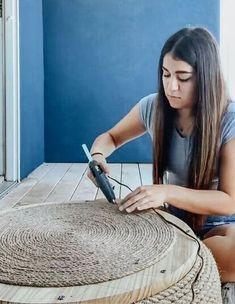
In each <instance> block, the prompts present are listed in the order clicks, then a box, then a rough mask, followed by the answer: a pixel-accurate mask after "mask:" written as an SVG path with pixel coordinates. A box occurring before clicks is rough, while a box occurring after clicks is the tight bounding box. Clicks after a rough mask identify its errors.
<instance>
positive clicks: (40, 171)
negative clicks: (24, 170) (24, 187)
mask: <svg viewBox="0 0 235 304" xmlns="http://www.w3.org/2000/svg"><path fill="white" fill-rule="evenodd" d="M55 166H56V164H55V163H43V164H41V165H40V166H39V167H37V168H36V169H35V170H34V171H32V172H31V173H30V174H29V175H28V178H34V179H37V180H41V179H42V178H43V177H45V176H46V174H48V173H49V172H50V171H51V170H52V169H53V168H54V167H55Z"/></svg>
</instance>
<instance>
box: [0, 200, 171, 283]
mask: <svg viewBox="0 0 235 304" xmlns="http://www.w3.org/2000/svg"><path fill="white" fill-rule="evenodd" d="M174 240H175V231H174V229H173V228H172V227H171V226H169V225H166V224H165V223H164V222H163V221H162V220H161V219H160V218H159V217H158V216H156V214H154V213H149V212H142V213H136V214H125V213H120V212H119V211H118V209H117V206H116V205H112V204H109V203H107V202H105V201H95V202H86V203H83V204H81V203H80V204H79V203H64V204H48V205H40V206H32V207H31V206H29V207H27V208H24V207H23V208H21V209H19V210H11V211H9V212H5V213H3V214H0V282H1V283H7V284H11V285H24V286H36V287H66V286H76V285H86V284H93V283H100V282H106V281H109V280H114V279H118V278H121V277H124V276H127V275H129V274H132V273H135V272H137V271H140V270H143V269H145V268H147V267H150V266H151V265H153V264H155V263H157V262H158V261H159V260H160V259H162V258H163V257H164V256H166V255H167V253H168V251H169V250H170V249H171V246H173V244H174Z"/></svg>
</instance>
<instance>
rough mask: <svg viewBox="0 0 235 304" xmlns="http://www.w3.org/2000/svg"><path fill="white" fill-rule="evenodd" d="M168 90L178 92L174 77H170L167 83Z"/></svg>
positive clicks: (176, 81) (177, 84)
mask: <svg viewBox="0 0 235 304" xmlns="http://www.w3.org/2000/svg"><path fill="white" fill-rule="evenodd" d="M168 89H169V90H170V91H178V90H179V83H178V80H177V79H176V78H175V77H171V78H170V80H169V83H168Z"/></svg>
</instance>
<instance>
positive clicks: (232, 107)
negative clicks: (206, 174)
mask: <svg viewBox="0 0 235 304" xmlns="http://www.w3.org/2000/svg"><path fill="white" fill-rule="evenodd" d="M156 97H157V94H156V93H155V94H150V95H148V96H146V97H144V98H142V99H141V100H140V101H139V103H138V104H139V110H140V111H139V113H140V118H141V120H142V122H143V124H144V126H145V128H146V130H147V132H148V133H149V134H150V136H151V138H152V139H153V124H154V123H153V119H154V107H155V106H156V102H157V99H156ZM233 138H235V103H234V102H231V103H230V104H229V106H228V109H227V112H226V113H225V115H224V118H223V120H222V123H221V146H223V145H224V144H225V143H227V142H228V141H229V140H231V139H233ZM191 144H192V137H191V136H186V137H183V136H182V135H181V134H179V132H178V131H177V130H176V129H175V128H174V130H173V135H172V139H171V146H170V151H169V155H168V163H167V170H166V172H165V174H164V181H165V182H166V183H169V184H176V185H180V186H187V176H188V167H189V161H190V156H191V155H190V151H191V149H190V147H191ZM216 175H218V170H217V174H216ZM214 183H215V185H214V188H216V187H217V184H218V176H215V179H214Z"/></svg>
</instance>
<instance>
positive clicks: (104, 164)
mask: <svg viewBox="0 0 235 304" xmlns="http://www.w3.org/2000/svg"><path fill="white" fill-rule="evenodd" d="M93 159H94V160H96V161H97V163H98V165H99V166H100V168H101V169H102V171H103V172H104V173H105V174H106V175H108V174H110V173H109V172H110V170H109V167H108V165H107V162H106V159H105V157H104V156H103V155H95V156H93ZM87 177H88V178H89V179H90V180H91V181H92V182H93V184H95V186H96V187H98V184H97V183H96V180H95V178H94V176H93V174H92V173H91V170H90V169H89V168H88V171H87Z"/></svg>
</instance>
